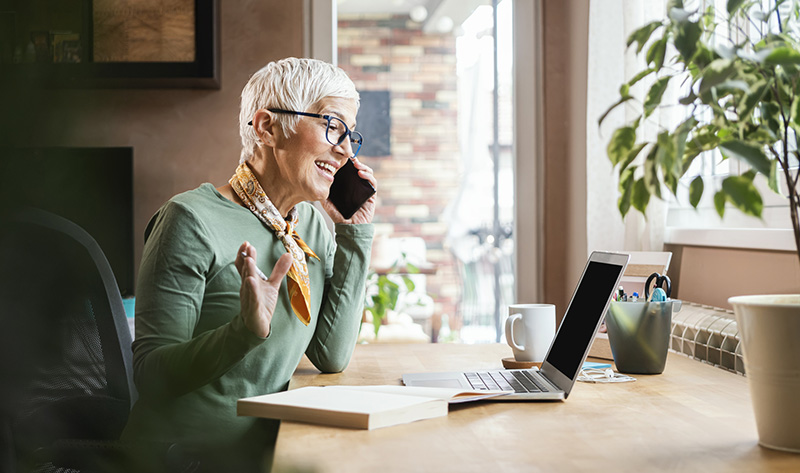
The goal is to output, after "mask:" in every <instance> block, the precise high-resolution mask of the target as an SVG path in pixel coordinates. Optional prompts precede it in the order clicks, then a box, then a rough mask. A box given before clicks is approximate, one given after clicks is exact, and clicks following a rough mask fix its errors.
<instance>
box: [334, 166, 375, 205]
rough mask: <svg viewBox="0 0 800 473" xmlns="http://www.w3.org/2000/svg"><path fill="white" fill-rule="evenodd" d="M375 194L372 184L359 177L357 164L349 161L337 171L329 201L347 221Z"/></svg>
mask: <svg viewBox="0 0 800 473" xmlns="http://www.w3.org/2000/svg"><path fill="white" fill-rule="evenodd" d="M374 193H375V188H374V187H372V184H370V183H369V181H367V180H366V179H362V178H361V177H360V176H359V175H358V169H357V168H356V166H355V164H353V160H352V159H348V160H347V162H346V163H345V164H344V166H342V167H341V168H339V170H338V171H336V174H335V175H334V177H333V184H331V189H330V193H329V194H328V200H330V201H331V202H332V203H333V205H334V206H335V207H336V210H338V211H339V213H340V214H342V217H344V219H345V220H347V219H349V218H350V217H352V216H353V214H355V213H356V211H358V209H360V208H361V206H362V205H364V202H366V201H367V199H369V198H370V197H372V194H374Z"/></svg>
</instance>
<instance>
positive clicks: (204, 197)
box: [123, 184, 373, 448]
mask: <svg viewBox="0 0 800 473" xmlns="http://www.w3.org/2000/svg"><path fill="white" fill-rule="evenodd" d="M298 211H299V224H298V228H297V232H298V233H299V235H300V237H301V238H302V239H303V240H304V241H305V242H306V243H307V244H308V246H309V247H310V248H311V249H312V250H313V251H314V252H315V253H316V254H317V255H318V256H319V258H320V261H317V260H316V259H313V258H309V259H308V270H309V271H308V272H309V278H310V282H311V303H310V306H311V323H310V324H309V325H308V326H306V325H304V324H303V323H302V322H301V321H300V320H299V319H298V318H297V317H296V316H295V315H294V313H293V312H292V309H291V306H290V304H289V294H288V291H287V288H286V281H285V279H284V282H283V284H282V285H281V297H280V298H279V299H278V304H277V307H276V308H275V313H274V315H273V318H272V323H271V330H270V335H269V336H268V337H267V338H265V339H264V338H260V337H257V336H256V335H254V334H253V333H251V332H250V331H249V330H248V329H247V328H246V327H245V325H244V323H243V321H242V318H241V316H240V315H239V308H240V303H239V289H240V287H241V277H240V276H239V273H238V272H237V270H236V267H235V266H234V260H235V259H236V253H237V250H238V248H239V246H240V245H241V244H242V243H243V242H244V241H249V242H250V243H251V244H252V245H253V246H254V247H255V248H256V251H257V253H258V255H257V261H256V264H257V265H258V267H259V268H260V269H261V270H262V271H264V273H266V274H267V275H269V273H270V272H271V271H272V267H273V265H274V264H275V262H276V261H277V260H278V258H279V257H280V256H281V255H283V254H284V253H286V250H285V248H284V246H283V244H282V243H281V242H280V241H279V240H278V239H277V237H276V236H275V233H274V232H273V231H272V230H270V229H268V228H267V227H266V226H265V225H264V224H262V223H261V221H260V220H258V219H257V218H256V217H255V216H254V215H253V214H252V213H251V212H250V211H249V210H247V209H245V208H243V207H241V206H238V205H236V204H234V203H233V202H231V201H229V200H227V199H226V198H225V197H223V196H222V195H221V194H220V193H219V192H217V190H216V189H215V188H214V187H213V186H212V185H211V184H203V185H201V186H200V187H198V188H197V189H194V190H191V191H188V192H185V193H183V194H179V195H177V196H175V197H173V198H172V199H171V200H170V201H168V202H167V203H166V204H164V206H163V207H161V209H159V210H158V212H156V214H155V215H154V216H153V218H152V219H151V220H150V223H149V224H148V225H147V229H146V230H145V246H144V253H143V255H142V262H141V267H140V269H139V279H138V285H137V290H136V295H137V297H136V318H135V320H136V337H135V341H134V342H133V357H134V360H133V361H134V377H135V382H136V387H137V388H138V390H139V400H138V401H137V403H136V404H135V406H134V408H133V411H132V412H131V415H130V419H129V421H128V425H127V426H126V428H125V431H124V433H123V440H127V441H142V440H145V441H158V442H181V443H188V444H200V445H214V446H215V447H216V448H226V446H230V447H231V448H234V447H244V448H249V447H248V445H249V446H252V447H253V448H269V447H271V442H273V441H274V436H275V434H276V429H277V425H278V424H277V422H272V421H267V420H264V419H256V418H252V417H237V416H236V400H237V399H239V398H242V397H247V396H254V395H259V394H266V393H272V392H276V391H281V390H285V389H287V387H288V384H289V379H290V378H291V376H292V373H293V372H294V369H295V368H296V367H297V364H298V362H299V361H300V359H301V357H302V356H303V354H304V353H305V354H306V355H308V358H309V359H310V360H311V362H312V363H313V364H314V365H315V366H316V367H317V368H318V369H319V370H320V371H322V372H338V371H341V370H343V369H344V368H345V367H346V366H347V364H348V362H349V360H350V356H351V354H352V352H353V347H354V346H355V342H356V337H357V335H358V330H359V327H360V321H361V311H362V307H363V301H364V287H365V280H366V276H367V268H368V264H369V258H370V248H371V244H372V236H373V226H372V225H344V224H339V225H336V228H335V231H336V242H335V243H334V241H333V238H332V236H331V234H330V232H329V231H328V229H327V227H326V226H325V223H324V221H323V219H322V216H321V214H320V213H319V212H318V211H317V210H316V209H315V208H314V206H312V205H310V204H307V203H301V204H299V205H298Z"/></svg>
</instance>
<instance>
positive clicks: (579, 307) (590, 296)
mask: <svg viewBox="0 0 800 473" xmlns="http://www.w3.org/2000/svg"><path fill="white" fill-rule="evenodd" d="M623 268H624V267H623V266H620V265H616V264H608V263H600V262H597V261H590V262H589V264H588V266H587V267H586V272H585V273H584V274H583V277H582V278H581V282H580V285H579V286H578V289H577V290H576V291H575V295H574V297H573V298H572V302H571V303H570V305H569V308H567V313H566V314H565V315H564V319H563V321H562V322H561V327H559V329H558V335H557V336H556V339H555V340H554V341H553V346H552V347H551V348H550V353H549V354H548V356H547V362H548V363H550V364H551V365H553V366H554V367H555V368H556V369H558V370H559V371H560V372H561V373H563V374H564V375H565V376H567V377H569V378H572V376H573V375H574V374H575V373H577V371H578V365H579V364H580V363H581V362H583V356H584V354H585V353H586V348H587V347H588V346H589V345H590V344H591V342H592V340H591V338H592V337H593V336H594V333H595V329H596V328H597V322H598V321H599V320H600V318H601V317H603V315H605V314H604V313H603V311H604V309H605V307H606V303H607V302H608V300H609V298H610V297H611V295H612V294H613V292H612V291H613V289H614V286H615V285H616V283H617V281H618V280H619V276H620V273H621V272H622V271H623Z"/></svg>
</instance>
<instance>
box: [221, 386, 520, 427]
mask: <svg viewBox="0 0 800 473" xmlns="http://www.w3.org/2000/svg"><path fill="white" fill-rule="evenodd" d="M504 394H507V393H506V392H504V391H465V390H463V389H459V388H428V387H416V386H413V387H412V386H327V387H321V386H307V387H304V388H299V389H293V390H290V391H283V392H279V393H274V394H265V395H263V396H254V397H248V398H244V399H239V400H238V401H237V402H236V413H237V415H240V416H254V417H266V418H270V419H280V420H289V421H297V422H306V423H312V424H322V425H332V426H338V427H350V428H355V429H368V430H371V429H377V428H380V427H388V426H391V425H397V424H405V423H408V422H414V421H417V420H422V419H431V418H434V417H442V416H446V415H447V406H448V404H449V403H460V402H467V401H477V400H480V399H488V398H491V397H494V396H501V395H504Z"/></svg>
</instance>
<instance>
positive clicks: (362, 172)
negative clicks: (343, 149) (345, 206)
mask: <svg viewBox="0 0 800 473" xmlns="http://www.w3.org/2000/svg"><path fill="white" fill-rule="evenodd" d="M352 159H353V164H354V165H355V166H356V169H358V176H359V177H360V178H362V179H366V180H368V181H369V183H370V184H372V187H374V188H375V190H378V180H377V179H375V174H373V171H372V168H371V167H369V166H367V165H366V164H364V163H362V162H361V161H359V160H358V158H352Z"/></svg>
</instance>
